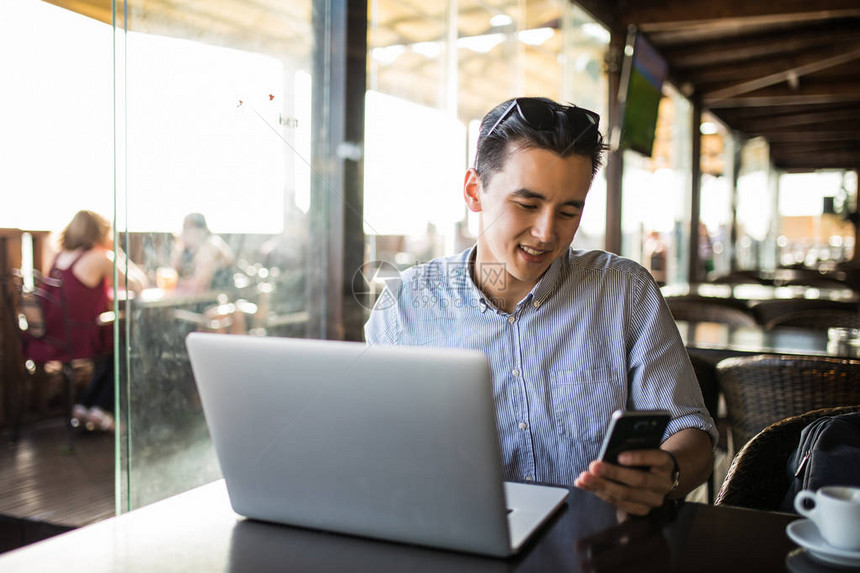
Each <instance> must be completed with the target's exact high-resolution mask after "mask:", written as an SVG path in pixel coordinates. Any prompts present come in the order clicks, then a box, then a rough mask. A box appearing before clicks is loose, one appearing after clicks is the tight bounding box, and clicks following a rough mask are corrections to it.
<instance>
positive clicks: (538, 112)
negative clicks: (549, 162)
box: [484, 97, 600, 156]
mask: <svg viewBox="0 0 860 573" xmlns="http://www.w3.org/2000/svg"><path fill="white" fill-rule="evenodd" d="M515 111H516V112H517V115H519V118H520V119H521V120H522V121H524V122H525V123H526V124H527V125H528V126H529V127H531V128H532V129H537V130H541V131H543V130H547V129H551V128H552V127H553V126H554V125H555V124H556V122H557V120H558V118H557V117H556V113H559V112H561V113H563V114H564V115H565V116H567V118H568V121H569V122H570V124H571V125H572V126H576V125H580V126H582V127H581V130H580V133H579V135H577V136H576V139H574V140H573V141H572V142H570V144H568V146H567V147H565V148H564V151H562V153H561V155H562V156H563V155H564V154H565V153H567V152H568V151H569V150H570V149H571V148H572V147H573V146H574V145H576V144H577V143H578V142H579V140H580V139H582V137H583V136H584V135H585V134H587V133H591V131H592V129H593V130H594V133H595V135H596V134H597V125H598V123H600V116H599V115H598V114H597V113H595V112H593V111H591V110H590V109H585V108H584V107H576V106H559V105H556V104H553V103H549V102H546V101H543V100H539V99H535V98H531V97H520V98H517V99H515V100H514V101H513V102H511V105H509V106H508V108H507V109H506V110H505V111H504V113H503V114H502V115H500V116H499V119H497V120H496V123H494V124H493V127H491V128H490V130H489V131H488V132H487V135H485V136H484V139H487V138H489V137H490V136H491V135H492V134H493V132H494V131H496V128H497V127H499V126H500V125H501V124H502V122H503V121H505V120H506V119H508V117H510V115H511V114H512V113H514V112H515Z"/></svg>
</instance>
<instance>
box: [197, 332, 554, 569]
mask: <svg viewBox="0 0 860 573" xmlns="http://www.w3.org/2000/svg"><path fill="white" fill-rule="evenodd" d="M186 345H187V346H188V353H189V355H190V357H191V366H192V368H193V371H194V377H195V379H196V381H197V387H198V390H199V392H200V397H201V400H202V404H203V412H204V415H205V416H206V421H207V423H208V425H209V431H210V434H211V435H212V441H213V443H214V445H215V451H216V453H217V455H218V460H219V462H220V464H221V471H222V473H223V475H224V478H225V481H226V483H227V490H228V492H229V495H230V502H231V504H232V506H233V509H234V510H235V511H236V512H237V513H239V514H240V515H244V516H246V517H250V518H254V519H260V520H265V521H273V522H278V523H284V524H289V525H296V526H301V527H310V528H315V529H323V530H327V531H335V532H340V533H347V534H352V535H360V536H366V537H373V538H378V539H385V540H390V541H399V542H407V543H415V544H419V545H427V546H431V547H440V548H446V549H454V550H461V551H468V552H473V553H480V554H484V555H493V556H507V555H511V554H512V553H515V552H517V551H518V550H519V549H520V548H521V547H522V546H523V544H524V543H525V541H526V540H527V539H528V538H529V536H530V535H531V534H532V533H533V532H534V531H535V530H536V529H537V528H538V527H539V526H540V525H541V524H542V523H544V522H545V521H546V520H547V519H548V518H549V517H550V516H551V515H552V513H553V512H554V511H555V510H556V509H558V508H559V507H560V506H561V505H562V504H563V503H564V500H565V498H566V497H567V495H568V493H569V492H568V490H567V489H564V488H554V487H546V486H538V485H525V484H516V483H505V482H503V481H502V477H501V476H502V469H501V459H500V454H499V445H498V438H497V436H496V423H495V412H494V408H493V399H492V389H491V383H490V371H489V367H488V365H487V360H486V358H485V356H484V355H483V354H481V353H479V352H475V351H463V350H440V349H424V348H406V347H378V346H376V347H369V346H366V345H364V344H362V343H357V342H333V341H320V340H305V339H290V338H272V337H270V338H261V337H252V336H238V335H223V334H204V333H192V334H190V335H189V336H188V338H187V340H186Z"/></svg>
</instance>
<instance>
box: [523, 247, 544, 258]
mask: <svg viewBox="0 0 860 573" xmlns="http://www.w3.org/2000/svg"><path fill="white" fill-rule="evenodd" d="M520 248H521V249H522V250H524V251H525V252H527V253H528V254H530V255H534V256H537V255H540V254H543V251H539V250H537V249H533V248H531V247H527V246H525V245H520Z"/></svg>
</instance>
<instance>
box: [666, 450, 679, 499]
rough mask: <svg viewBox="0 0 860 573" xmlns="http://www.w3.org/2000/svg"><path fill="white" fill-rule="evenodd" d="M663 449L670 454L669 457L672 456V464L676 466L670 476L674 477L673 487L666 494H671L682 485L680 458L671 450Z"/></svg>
mask: <svg viewBox="0 0 860 573" xmlns="http://www.w3.org/2000/svg"><path fill="white" fill-rule="evenodd" d="M663 451H664V452H666V453H667V454H669V457H670V458H672V465H673V466H674V467H673V468H672V474H671V476H670V477H671V479H672V489H670V490H669V493H667V494H666V495H667V496H669V495H672V494H673V493H675V492H676V491H677V490H678V486H679V485H681V466H680V465H678V458H676V457H675V454H673V453H672V452H670V451H669V450H663Z"/></svg>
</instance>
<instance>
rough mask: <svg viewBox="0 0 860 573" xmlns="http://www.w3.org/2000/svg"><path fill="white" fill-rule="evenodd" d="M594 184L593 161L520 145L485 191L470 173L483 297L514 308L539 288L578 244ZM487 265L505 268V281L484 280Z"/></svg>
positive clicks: (469, 201)
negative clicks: (557, 262) (555, 264)
mask: <svg viewBox="0 0 860 573" xmlns="http://www.w3.org/2000/svg"><path fill="white" fill-rule="evenodd" d="M509 145H510V144H509ZM591 179H592V170H591V158H590V157H588V156H584V155H576V154H574V155H570V156H568V157H565V158H562V157H559V156H558V155H557V154H556V153H554V152H553V151H549V150H547V149H541V148H525V149H522V148H518V147H516V145H515V144H514V147H513V148H511V149H509V150H508V157H507V160H506V161H505V163H504V168H503V169H502V170H501V171H498V172H497V173H495V174H493V175H492V176H491V178H490V179H489V181H488V185H487V186H486V187H484V186H483V185H482V183H481V180H480V177H479V176H478V175H477V173H476V172H475V171H474V170H469V172H468V173H467V174H466V181H465V185H464V195H465V198H466V204H467V206H468V207H469V209H471V210H472V211H475V212H478V213H480V232H479V235H478V250H477V255H476V259H475V278H476V281H477V282H478V286H479V287H480V288H481V290H482V291H483V292H484V294H486V295H488V296H490V297H492V298H494V299H503V300H505V301H506V303H507V304H506V305H505V306H509V305H511V304H513V305H515V304H516V303H517V302H519V300H521V299H522V297H524V296H525V295H526V294H527V293H528V291H529V290H531V289H532V287H534V285H535V284H537V282H538V280H540V277H541V276H543V274H544V273H545V272H546V270H547V269H548V268H549V266H550V265H551V264H552V262H553V261H554V260H555V259H557V258H558V257H559V256H560V255H561V254H563V253H564V252H565V251H566V250H567V249H568V248H569V247H570V244H571V242H573V237H574V235H575V234H576V231H577V229H578V228H579V222H580V217H581V216H582V209H583V207H584V206H585V197H586V195H587V194H588V189H589V187H590V186H591ZM485 266H487V268H491V267H494V268H496V269H499V267H501V268H502V269H503V273H502V275H503V278H500V277H499V276H498V274H497V273H487V274H486V276H490V274H492V275H493V276H495V277H496V278H495V279H494V280H492V281H489V280H487V281H485V280H482V278H481V268H482V267H485ZM482 283H483V284H482Z"/></svg>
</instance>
